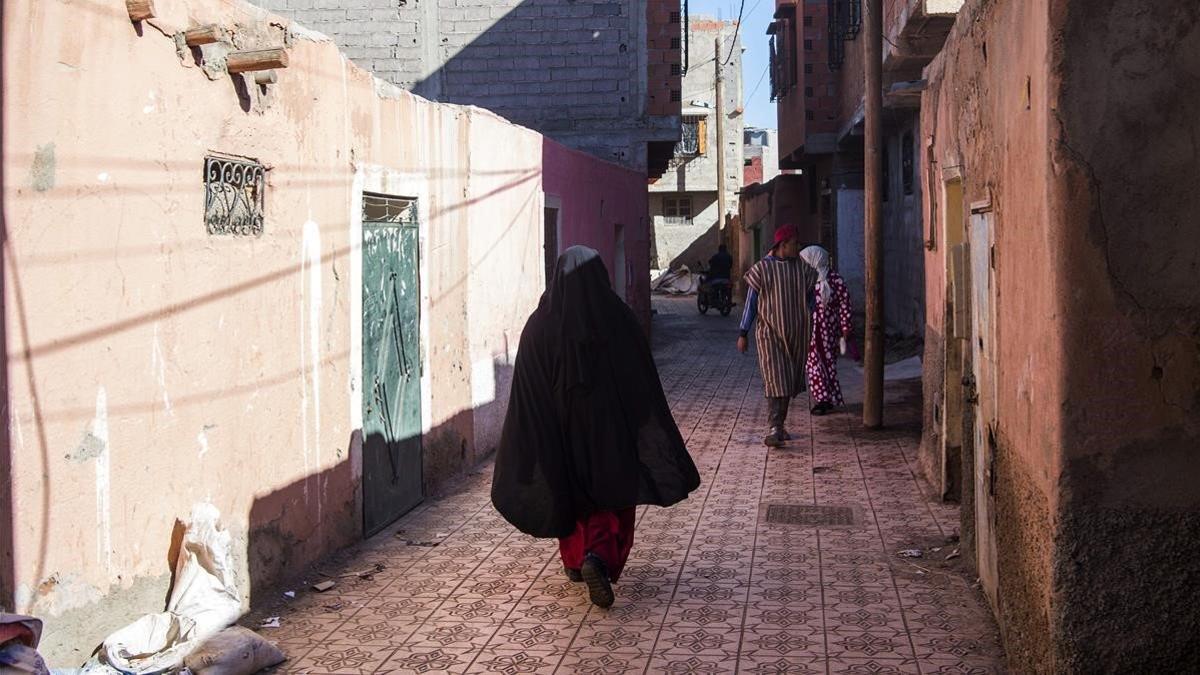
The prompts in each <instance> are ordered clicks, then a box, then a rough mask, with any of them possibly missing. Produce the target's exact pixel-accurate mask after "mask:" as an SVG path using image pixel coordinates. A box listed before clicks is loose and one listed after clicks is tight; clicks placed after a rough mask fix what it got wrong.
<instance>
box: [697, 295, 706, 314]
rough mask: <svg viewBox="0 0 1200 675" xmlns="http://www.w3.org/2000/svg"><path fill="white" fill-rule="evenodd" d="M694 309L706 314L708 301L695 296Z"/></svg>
mask: <svg viewBox="0 0 1200 675" xmlns="http://www.w3.org/2000/svg"><path fill="white" fill-rule="evenodd" d="M696 309H698V310H700V313H701V314H708V301H706V300H705V299H704V296H703V295H699V294H697V295H696Z"/></svg>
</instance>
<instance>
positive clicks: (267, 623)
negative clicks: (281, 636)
mask: <svg viewBox="0 0 1200 675" xmlns="http://www.w3.org/2000/svg"><path fill="white" fill-rule="evenodd" d="M258 627H259V628H279V617H277V616H269V617H267V618H265V619H263V620H262V622H261V623H259V624H258Z"/></svg>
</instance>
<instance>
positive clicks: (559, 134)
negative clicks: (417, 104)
mask: <svg viewBox="0 0 1200 675" xmlns="http://www.w3.org/2000/svg"><path fill="white" fill-rule="evenodd" d="M255 1H256V3H257V4H259V5H261V6H263V7H266V8H268V9H270V10H273V11H276V12H279V13H280V14H282V15H284V16H286V17H288V18H290V19H292V20H294V21H296V22H298V23H300V24H302V25H305V26H308V27H310V28H313V29H315V30H318V31H321V32H323V33H325V34H327V35H329V36H330V37H332V38H333V39H334V41H335V42H337V44H338V45H340V46H341V47H342V49H343V50H345V53H346V55H347V56H349V57H350V59H352V60H353V61H355V62H356V63H358V64H359V65H361V66H362V67H364V68H365V69H367V70H368V71H371V72H373V73H374V74H375V75H377V76H379V77H380V78H382V79H384V80H386V81H388V82H391V83H392V84H395V85H397V86H400V87H402V88H404V89H408V90H410V91H412V92H414V93H416V94H418V95H420V96H422V97H424V98H427V99H429V100H433V101H443V102H448V103H458V104H464V105H476V106H479V107H482V108H486V109H488V110H491V111H493V112H495V113H497V114H499V115H501V116H502V117H504V118H506V119H508V120H510V121H512V122H515V123H517V124H520V125H522V126H526V127H529V128H531V129H535V130H537V131H540V132H542V133H544V134H546V135H547V136H549V137H551V138H554V139H555V140H558V141H560V142H562V143H564V144H566V145H568V146H570V147H573V148H576V149H579V150H583V151H585V152H588V153H590V154H593V155H596V156H597V157H600V158H601V159H604V160H607V161H613V162H617V163H619V164H622V165H624V166H628V167H631V168H634V169H636V170H639V171H644V172H648V173H649V174H650V175H652V176H657V175H660V174H661V172H662V171H663V170H664V169H665V168H666V163H667V161H668V160H669V159H670V157H671V154H672V149H673V148H674V146H675V142H676V141H677V140H678V139H679V125H680V119H679V115H680V101H681V99H680V86H681V73H680V69H681V67H682V64H683V57H684V54H683V51H684V40H683V33H682V20H683V16H682V12H681V8H680V1H679V0H595V1H589V2H573V1H571V0H552V1H546V0H455V1H454V2H445V1H444V0H443V1H441V2H436V1H428V2H400V3H399V4H397V2H396V0H360V1H358V2H354V3H346V2H344V1H343V0H255Z"/></svg>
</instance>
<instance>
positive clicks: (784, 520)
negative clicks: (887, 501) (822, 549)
mask: <svg viewBox="0 0 1200 675" xmlns="http://www.w3.org/2000/svg"><path fill="white" fill-rule="evenodd" d="M767 522H768V523H773V524H775V525H801V526H805V527H855V526H857V525H858V523H859V518H858V509H856V508H855V507H853V506H814V505H812V504H767Z"/></svg>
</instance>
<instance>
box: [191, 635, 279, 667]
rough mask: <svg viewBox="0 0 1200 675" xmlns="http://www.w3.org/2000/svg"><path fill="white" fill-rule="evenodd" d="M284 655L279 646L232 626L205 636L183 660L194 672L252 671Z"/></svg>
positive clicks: (275, 662) (276, 660)
mask: <svg viewBox="0 0 1200 675" xmlns="http://www.w3.org/2000/svg"><path fill="white" fill-rule="evenodd" d="M285 658H286V657H284V654H283V652H281V651H280V650H279V647H276V646H275V645H273V644H271V643H270V642H267V640H266V639H265V638H263V636H261V635H259V634H258V633H255V632H254V631H252V630H247V629H245V628H242V627H241V626H234V627H233V628H226V629H225V630H223V631H221V632H220V633H217V634H216V635H214V636H212V637H211V638H209V639H208V641H207V642H205V643H204V645H203V646H201V647H200V648H199V649H197V650H196V651H194V652H192V653H191V654H190V655H188V657H187V659H186V661H185V663H186V665H187V667H188V670H190V671H192V672H193V673H194V674H195V675H253V674H254V673H257V672H258V671H260V670H262V669H263V668H270V667H271V666H273V665H275V664H277V663H282V662H283V661H284V659H285Z"/></svg>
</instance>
